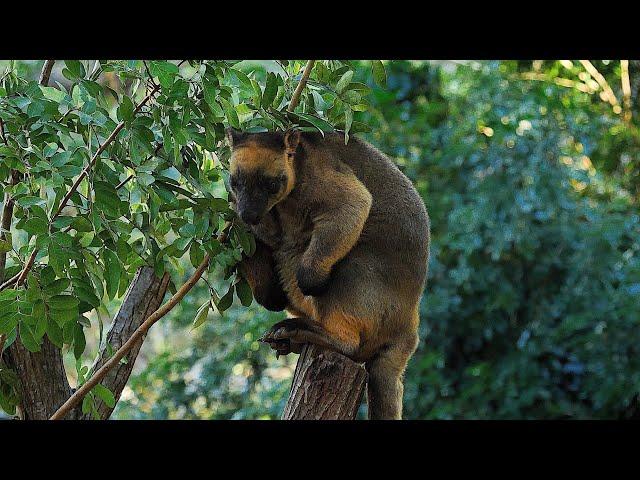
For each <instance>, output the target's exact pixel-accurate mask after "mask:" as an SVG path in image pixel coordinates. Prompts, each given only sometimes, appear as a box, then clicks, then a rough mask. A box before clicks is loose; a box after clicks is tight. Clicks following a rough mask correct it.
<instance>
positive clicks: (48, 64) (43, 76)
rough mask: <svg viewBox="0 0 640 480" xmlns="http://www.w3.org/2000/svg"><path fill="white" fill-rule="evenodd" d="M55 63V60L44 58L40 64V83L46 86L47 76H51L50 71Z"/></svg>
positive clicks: (47, 83)
mask: <svg viewBox="0 0 640 480" xmlns="http://www.w3.org/2000/svg"><path fill="white" fill-rule="evenodd" d="M55 63H56V61H55V60H45V61H44V65H43V66H42V72H40V82H39V83H40V85H42V86H43V87H46V86H47V85H49V77H50V76H51V71H52V70H53V65H54V64H55Z"/></svg>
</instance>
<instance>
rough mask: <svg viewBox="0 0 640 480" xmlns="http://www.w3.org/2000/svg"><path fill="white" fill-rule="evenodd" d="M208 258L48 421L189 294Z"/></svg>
mask: <svg viewBox="0 0 640 480" xmlns="http://www.w3.org/2000/svg"><path fill="white" fill-rule="evenodd" d="M230 225H231V222H227V223H226V224H225V226H224V227H223V230H222V232H221V233H220V235H219V236H218V241H220V242H224V241H225V239H226V238H227V233H226V232H227V229H228V227H229V226H230ZM210 258H211V257H210V256H209V254H208V253H207V254H206V255H205V257H204V259H203V260H202V262H201V263H200V265H198V268H197V269H196V271H195V272H193V275H191V277H190V278H189V280H187V281H186V282H185V284H184V285H182V286H181V287H180V288H179V289H178V291H177V292H176V293H175V294H174V295H173V296H172V297H171V298H170V299H169V300H168V301H167V302H166V303H165V304H164V305H162V306H161V307H160V308H158V309H157V310H156V311H155V312H153V313H152V314H151V315H150V316H149V317H148V318H147V319H146V320H145V321H144V322H142V324H140V326H139V327H138V328H136V330H135V331H134V332H133V333H132V334H131V336H130V337H129V339H128V340H127V341H126V342H125V343H124V344H122V346H121V347H120V348H119V349H118V350H117V351H116V352H115V353H114V354H113V356H112V357H111V358H109V360H107V361H106V362H105V364H104V365H102V367H100V368H99V369H98V370H97V371H96V372H95V373H94V374H93V375H92V376H91V378H89V379H88V380H87V381H86V382H85V383H84V384H83V385H82V386H81V387H80V388H79V389H78V390H76V391H75V393H74V394H73V395H71V396H70V397H69V399H68V400H67V401H66V402H64V404H62V406H61V407H60V408H59V409H58V410H57V411H56V412H55V413H54V414H53V415H52V416H51V418H50V419H49V420H61V419H63V418H64V416H65V415H66V414H67V413H69V412H70V411H71V410H72V409H73V408H75V407H76V406H77V405H78V404H79V403H80V401H81V400H82V399H83V398H84V397H85V396H86V395H87V394H88V393H89V392H90V391H91V389H92V388H93V387H95V386H96V385H97V384H98V383H100V381H101V380H102V379H103V378H104V377H105V376H106V375H107V373H109V371H110V370H111V369H112V368H113V367H114V366H116V365H117V364H118V363H119V362H120V360H122V358H123V357H124V356H125V355H126V354H127V352H129V350H131V348H132V347H133V346H134V345H135V344H136V343H138V341H139V340H140V339H141V338H142V336H143V335H145V334H146V333H147V331H148V330H149V328H151V326H152V325H153V324H154V323H156V322H157V321H158V320H160V319H161V318H162V317H164V316H165V315H166V314H167V313H169V312H170V311H171V309H172V308H173V307H175V306H176V305H177V304H178V303H179V302H180V301H181V300H182V299H183V298H184V296H185V295H186V294H187V293H189V291H190V290H191V289H192V288H193V286H194V285H195V284H196V283H197V282H198V280H199V279H200V277H201V276H202V274H203V273H204V271H205V269H206V268H207V266H208V265H209V260H210Z"/></svg>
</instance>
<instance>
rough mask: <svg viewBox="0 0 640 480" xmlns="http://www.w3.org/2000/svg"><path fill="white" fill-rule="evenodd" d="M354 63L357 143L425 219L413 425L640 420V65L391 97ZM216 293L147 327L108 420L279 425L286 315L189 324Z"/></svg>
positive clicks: (405, 67) (420, 78) (402, 88)
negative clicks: (272, 339)
mask: <svg viewBox="0 0 640 480" xmlns="http://www.w3.org/2000/svg"><path fill="white" fill-rule="evenodd" d="M248 65H250V67H251V68H252V69H255V68H256V65H258V66H259V67H260V68H264V69H267V70H268V69H271V68H275V67H274V66H273V65H272V64H270V63H264V62H263V63H262V64H260V63H259V62H258V63H251V62H250V63H249V64H248ZM357 65H358V69H357V71H356V76H355V77H354V79H357V81H362V82H364V83H366V84H367V85H369V86H370V87H371V88H372V94H371V95H370V98H369V100H370V102H371V107H370V109H369V110H368V111H366V112H358V113H357V114H356V117H355V118H356V119H357V120H358V121H360V122H363V123H365V124H368V125H369V126H370V127H371V132H369V133H367V134H362V136H363V137H364V138H366V139H367V140H369V141H371V142H372V143H373V144H374V145H376V146H377V147H378V148H380V149H381V150H382V151H384V152H385V153H387V154H389V155H390V156H391V157H393V158H394V159H395V160H396V161H397V163H398V165H399V167H400V168H401V169H402V170H403V171H404V172H405V173H406V174H407V175H408V176H409V177H410V178H411V180H412V181H413V182H414V184H415V185H416V187H417V188H418V190H419V192H420V194H421V195H422V196H423V198H424V201H425V204H426V205H427V208H428V210H429V213H430V216H431V222H432V246H431V260H430V265H429V278H428V281H427V288H426V291H425V295H424V298H423V301H422V304H421V325H420V336H421V342H420V345H419V347H418V350H417V352H416V354H415V356H414V357H413V359H412V360H411V362H410V364H409V368H408V371H407V373H406V381H405V383H406V387H405V404H404V408H405V417H406V418H409V419H453V418H465V419H519V418H528V419H544V418H580V419H585V418H633V417H639V416H640V407H639V405H638V392H640V355H639V353H640V352H639V350H640V347H639V345H640V328H639V327H640V318H639V317H640V260H639V255H638V254H639V250H640V217H639V215H638V202H639V199H640V180H639V176H638V174H639V173H640V130H639V125H640V122H639V119H640V111H639V110H640V107H639V104H638V101H637V99H638V89H639V88H640V62H637V61H635V62H634V61H631V62H630V63H629V64H628V66H627V64H626V63H621V62H620V61H592V62H588V61H583V62H580V61H535V62H531V61H504V62H497V61H495V62H494V61H487V62H484V61H483V62H475V61H472V62H467V61H465V62H428V61H388V62H385V67H386V73H387V88H385V89H383V88H380V87H378V86H376V85H375V83H374V82H373V79H372V78H371V70H370V64H369V63H368V62H360V63H359V64H357ZM23 68H29V65H28V64H25V66H24V67H23ZM627 79H629V81H628V82H627V81H626V80H627ZM183 261H184V262H185V264H187V263H188V262H189V260H188V258H187V259H183ZM207 298H208V290H207V286H206V285H205V284H203V283H201V284H199V285H198V286H197V287H196V288H195V289H194V290H193V291H192V292H191V293H190V294H189V296H188V297H187V298H186V299H185V301H183V302H182V304H181V305H180V306H178V307H177V308H176V309H174V310H173V311H172V312H171V313H170V315H169V316H168V317H167V318H166V319H164V320H163V321H162V322H160V323H159V324H158V325H156V326H155V327H154V328H153V329H152V330H151V332H150V333H149V337H148V339H147V341H146V342H145V344H144V346H143V349H142V352H141V354H140V357H139V359H138V364H137V365H136V369H135V370H134V375H132V377H131V379H130V381H129V384H128V386H127V387H126V389H125V390H124V392H123V396H122V399H121V401H120V402H119V403H118V406H117V408H116V411H115V413H114V415H113V417H112V418H119V419H131V418H134V419H140V418H145V419H146V418H186V419H189V418H205V419H263V418H264V419H268V418H278V417H279V416H280V413H281V411H282V408H283V406H284V402H285V401H286V397H287V393H288V388H289V385H290V380H291V377H292V374H293V369H294V368H295V361H296V356H295V355H289V356H288V357H281V358H280V359H277V360H276V358H275V354H274V353H272V352H271V351H270V350H269V349H268V348H267V347H266V346H264V345H262V344H259V343H258V342H257V338H258V337H259V336H260V335H261V334H262V333H263V331H264V330H265V329H267V328H268V327H269V326H270V325H271V324H272V323H274V322H275V321H277V320H279V319H281V318H282V317H283V316H284V315H283V314H274V313H270V312H267V311H265V310H264V309H262V308H260V307H259V306H257V305H256V303H255V301H254V302H253V304H252V305H251V306H250V307H249V308H246V307H243V306H242V305H240V304H239V303H238V302H236V303H234V305H233V306H232V307H231V308H230V309H229V310H227V311H225V313H224V317H220V316H219V315H213V314H212V315H210V316H209V320H208V321H207V322H206V323H205V324H204V325H203V326H201V327H199V328H197V329H195V330H191V324H192V321H193V318H194V316H195V314H196V310H197V309H198V307H199V306H200V305H201V304H202V303H203V302H204V301H206V299H207ZM89 341H90V340H89V339H88V342H89ZM362 411H363V412H364V407H363V410H362Z"/></svg>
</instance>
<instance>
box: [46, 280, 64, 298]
mask: <svg viewBox="0 0 640 480" xmlns="http://www.w3.org/2000/svg"><path fill="white" fill-rule="evenodd" d="M70 284H71V281H70V280H69V279H68V278H60V279H58V280H56V281H54V282H52V283H50V284H49V285H47V286H45V287H44V288H43V289H42V291H43V292H44V293H45V294H47V295H50V296H54V295H58V294H60V293H62V292H64V291H65V290H66V289H67V287H69V285H70Z"/></svg>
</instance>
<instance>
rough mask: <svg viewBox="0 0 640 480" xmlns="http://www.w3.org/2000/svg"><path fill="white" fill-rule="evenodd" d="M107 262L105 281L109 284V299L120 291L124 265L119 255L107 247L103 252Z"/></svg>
mask: <svg viewBox="0 0 640 480" xmlns="http://www.w3.org/2000/svg"><path fill="white" fill-rule="evenodd" d="M103 258H104V264H105V282H106V285H107V295H108V296H109V299H114V298H115V296H116V294H117V293H118V285H119V284H120V276H121V275H122V267H121V265H120V260H119V259H118V256H117V255H116V254H115V253H114V252H112V251H111V250H109V249H107V248H105V250H104V253H103Z"/></svg>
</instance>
